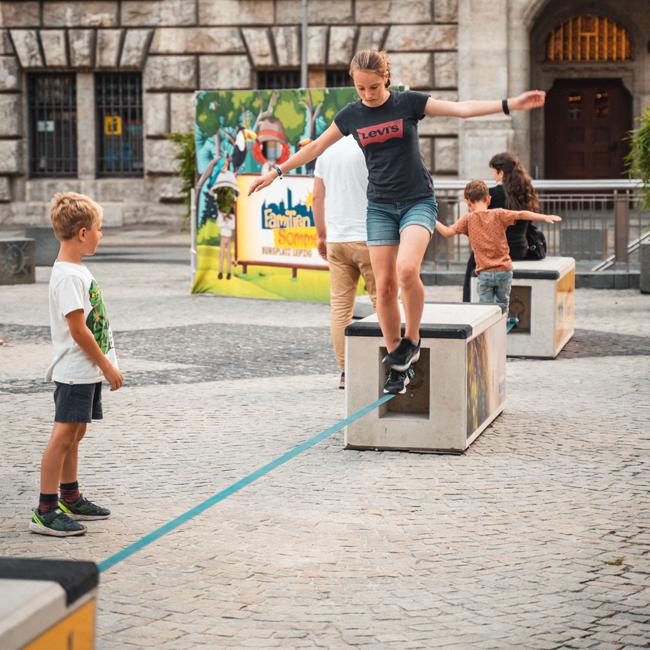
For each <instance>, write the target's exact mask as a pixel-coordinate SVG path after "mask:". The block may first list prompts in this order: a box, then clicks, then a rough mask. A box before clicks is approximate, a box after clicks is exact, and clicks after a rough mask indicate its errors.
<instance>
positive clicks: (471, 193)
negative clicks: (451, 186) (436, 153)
mask: <svg viewBox="0 0 650 650" xmlns="http://www.w3.org/2000/svg"><path fill="white" fill-rule="evenodd" d="M465 202H466V203H467V208H468V209H469V212H468V213H467V214H464V215H463V216H462V217H461V218H460V219H459V220H458V221H457V222H456V223H455V224H454V225H453V226H451V228H450V227H448V226H445V225H444V224H442V223H440V221H436V230H437V231H438V232H439V233H440V234H441V235H442V236H443V237H453V236H454V235H467V236H468V237H469V243H470V245H471V247H472V250H473V251H474V257H475V258H476V273H477V274H478V295H479V301H480V302H481V303H484V304H486V303H487V304H494V303H497V304H498V305H499V306H500V307H501V311H502V312H503V313H504V314H507V313H508V304H509V303H510V285H511V284H512V259H511V258H510V249H509V247H508V240H507V238H506V228H508V226H512V225H513V224H514V222H515V221H517V219H525V220H526V221H545V222H546V223H555V222H557V221H562V219H561V218H560V217H558V216H557V215H554V214H539V213H537V212H530V211H528V210H505V209H503V208H497V209H496V210H488V206H489V205H490V192H489V191H488V187H487V185H486V184H485V183H484V182H483V181H470V182H469V183H467V185H466V186H465Z"/></svg>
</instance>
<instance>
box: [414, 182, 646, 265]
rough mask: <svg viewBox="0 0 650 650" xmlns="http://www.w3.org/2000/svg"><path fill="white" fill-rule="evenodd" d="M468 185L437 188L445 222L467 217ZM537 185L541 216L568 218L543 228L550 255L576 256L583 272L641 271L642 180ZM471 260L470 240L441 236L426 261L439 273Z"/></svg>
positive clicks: (643, 230) (443, 184)
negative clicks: (639, 267) (464, 195)
mask: <svg viewBox="0 0 650 650" xmlns="http://www.w3.org/2000/svg"><path fill="white" fill-rule="evenodd" d="M465 184H466V182H465V181H438V182H436V183H435V187H436V197H437V199H438V206H439V218H440V219H441V220H442V221H443V223H447V224H452V223H454V222H455V221H457V220H458V219H459V218H460V216H462V215H463V214H464V213H465V212H466V206H465V202H464V200H463V188H464V187H465ZM492 184H493V183H490V182H488V185H492ZM533 185H534V187H535V190H536V191H537V194H538V196H539V199H540V210H541V212H544V213H547V214H559V215H560V216H561V217H562V221H561V222H560V223H557V224H547V223H542V224H537V226H538V227H539V228H540V229H541V230H542V231H543V232H544V234H545V236H546V242H547V246H548V254H549V255H561V256H568V257H574V258H575V259H576V263H577V265H578V267H579V268H582V269H589V270H592V269H593V270H594V271H600V270H604V269H607V268H611V267H615V268H616V269H617V270H627V271H630V270H633V269H635V268H636V267H637V264H638V247H639V242H640V240H641V239H642V238H643V239H645V238H646V236H647V233H648V232H650V210H647V209H645V210H644V209H643V206H642V197H641V193H640V191H639V189H640V187H641V183H640V181H635V180H616V179H614V180H584V181H556V180H538V181H533ZM468 255H469V242H468V240H467V238H466V237H453V238H451V239H448V240H444V239H442V238H441V237H435V238H434V240H433V241H432V243H431V245H430V247H429V249H428V251H427V254H426V256H425V261H428V262H429V263H433V264H434V266H435V268H436V269H440V270H456V269H459V268H462V266H464V264H465V263H466V261H467V257H468Z"/></svg>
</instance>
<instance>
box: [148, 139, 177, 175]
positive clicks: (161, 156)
mask: <svg viewBox="0 0 650 650" xmlns="http://www.w3.org/2000/svg"><path fill="white" fill-rule="evenodd" d="M175 153H176V149H175V148H174V144H173V143H172V142H170V141H169V140H145V143H144V159H145V162H146V165H147V172H149V173H153V174H155V173H161V174H172V173H175V172H176V171H177V169H178V162H177V161H176V160H175V158H174V155H175Z"/></svg>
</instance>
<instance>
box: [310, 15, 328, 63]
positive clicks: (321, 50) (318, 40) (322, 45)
mask: <svg viewBox="0 0 650 650" xmlns="http://www.w3.org/2000/svg"><path fill="white" fill-rule="evenodd" d="M328 29H329V28H328V27H327V25H317V26H314V25H310V26H309V27H308V28H307V61H308V62H309V65H315V66H324V65H325V64H326V63H327V32H328Z"/></svg>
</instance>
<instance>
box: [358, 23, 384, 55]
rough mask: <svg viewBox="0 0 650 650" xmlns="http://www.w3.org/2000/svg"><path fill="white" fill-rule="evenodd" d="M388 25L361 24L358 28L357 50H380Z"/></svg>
mask: <svg viewBox="0 0 650 650" xmlns="http://www.w3.org/2000/svg"><path fill="white" fill-rule="evenodd" d="M387 31H388V27H384V26H382V25H363V26H362V27H361V29H360V30H359V40H358V42H357V50H382V49H383V48H384V39H385V37H386V32H387Z"/></svg>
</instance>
